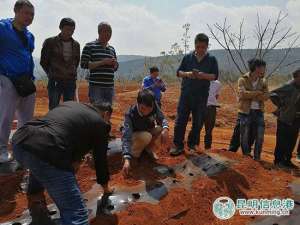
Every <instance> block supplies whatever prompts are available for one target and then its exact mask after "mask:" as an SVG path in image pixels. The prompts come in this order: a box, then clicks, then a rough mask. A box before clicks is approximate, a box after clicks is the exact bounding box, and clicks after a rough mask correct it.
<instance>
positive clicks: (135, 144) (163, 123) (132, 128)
mask: <svg viewBox="0 0 300 225" xmlns="http://www.w3.org/2000/svg"><path fill="white" fill-rule="evenodd" d="M155 122H156V124H157V125H155ZM168 141H169V127H168V122H167V120H166V119H165V117H164V115H163V113H162V112H161V110H160V108H159V107H158V106H157V103H156V101H155V97H154V94H153V93H152V92H151V91H150V90H147V89H144V90H142V91H140V92H139V93H138V97H137V104H136V105H134V106H131V107H130V108H129V110H128V112H127V113H126V114H125V121H124V130H123V138H122V142H123V143H122V150H123V157H124V166H123V173H124V175H125V177H127V176H128V175H129V170H130V160H131V159H132V158H139V157H140V156H141V154H142V152H143V151H144V150H145V151H146V152H148V153H149V154H150V155H151V157H152V158H154V159H157V156H156V154H155V153H154V152H153V149H155V147H156V146H159V145H162V144H167V143H168Z"/></svg>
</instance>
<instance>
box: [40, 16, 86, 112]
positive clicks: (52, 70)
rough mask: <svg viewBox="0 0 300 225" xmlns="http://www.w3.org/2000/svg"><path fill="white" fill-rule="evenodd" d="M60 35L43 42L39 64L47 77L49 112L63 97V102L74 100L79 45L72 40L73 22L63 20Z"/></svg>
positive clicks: (67, 19) (66, 19)
mask: <svg viewBox="0 0 300 225" xmlns="http://www.w3.org/2000/svg"><path fill="white" fill-rule="evenodd" d="M59 29H60V30H61V32H60V34H59V35H57V36H55V37H51V38H48V39H46V40H45V42H44V44H43V48H42V52H41V61H40V64H41V66H42V67H43V69H44V71H45V72H46V74H47V76H48V79H49V81H48V96H49V110H51V109H53V108H55V107H56V106H57V105H58V104H59V101H60V98H61V96H63V100H64V101H72V100H74V96H75V90H76V78H77V67H78V65H79V61H80V45H79V43H78V42H77V41H75V40H74V39H73V38H72V35H73V33H74V30H75V21H74V20H73V19H71V18H63V19H62V20H61V21H60V24H59Z"/></svg>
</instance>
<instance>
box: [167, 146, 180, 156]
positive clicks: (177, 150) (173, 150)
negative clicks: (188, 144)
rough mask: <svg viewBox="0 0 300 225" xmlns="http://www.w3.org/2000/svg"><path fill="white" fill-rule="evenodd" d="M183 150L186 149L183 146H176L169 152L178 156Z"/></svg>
mask: <svg viewBox="0 0 300 225" xmlns="http://www.w3.org/2000/svg"><path fill="white" fill-rule="evenodd" d="M183 151H184V150H183V148H178V147H175V148H171V150H170V152H169V153H170V155H171V156H178V155H181V154H182V153H183Z"/></svg>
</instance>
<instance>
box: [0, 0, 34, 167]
mask: <svg viewBox="0 0 300 225" xmlns="http://www.w3.org/2000/svg"><path fill="white" fill-rule="evenodd" d="M14 12H15V17H14V18H11V19H2V20H0V163H5V162H8V161H10V160H11V158H12V157H11V155H10V154H9V153H8V150H7V143H8V139H9V134H10V131H11V124H12V122H13V119H14V115H16V116H17V119H18V127H21V126H22V125H23V124H24V123H25V122H27V121H28V120H30V119H31V118H32V116H33V111H34V104H35V94H34V93H33V94H31V95H29V96H26V97H21V96H20V95H19V94H18V93H17V91H16V89H15V87H14V85H13V83H12V81H13V80H16V79H18V78H19V77H21V76H24V75H25V76H28V77H29V79H30V78H31V79H34V77H33V68H34V64H33V59H32V51H33V49H34V37H33V35H32V34H31V33H30V32H29V31H28V30H27V26H29V25H30V24H31V23H32V21H33V17H34V6H33V5H32V4H31V3H30V2H29V1H28V0H18V1H16V3H15V6H14Z"/></svg>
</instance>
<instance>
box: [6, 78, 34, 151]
mask: <svg viewBox="0 0 300 225" xmlns="http://www.w3.org/2000/svg"><path fill="white" fill-rule="evenodd" d="M34 106H35V93H34V94H32V95H29V96H27V97H21V96H19V95H18V93H17V92H16V89H15V87H14V85H13V84H12V82H11V81H10V79H8V78H7V77H6V76H3V75H0V154H1V153H2V152H6V151H7V144H8V139H9V135H10V132H11V128H12V127H11V126H12V122H13V120H14V116H15V115H16V118H17V120H18V128H20V127H21V126H23V125H24V123H26V122H27V121H29V120H31V119H32V117H33V112H34Z"/></svg>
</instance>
